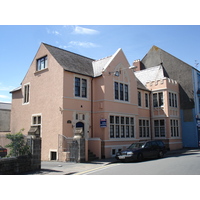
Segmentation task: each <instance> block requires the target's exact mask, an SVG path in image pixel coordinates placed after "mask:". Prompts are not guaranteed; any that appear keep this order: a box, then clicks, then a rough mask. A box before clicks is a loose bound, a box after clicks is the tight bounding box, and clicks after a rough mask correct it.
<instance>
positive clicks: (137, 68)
mask: <svg viewBox="0 0 200 200" xmlns="http://www.w3.org/2000/svg"><path fill="white" fill-rule="evenodd" d="M133 66H135V67H136V68H135V71H140V70H141V66H140V59H138V60H134V62H133Z"/></svg>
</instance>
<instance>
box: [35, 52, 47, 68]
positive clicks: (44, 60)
mask: <svg viewBox="0 0 200 200" xmlns="http://www.w3.org/2000/svg"><path fill="white" fill-rule="evenodd" d="M46 68H47V56H44V57H42V58H39V59H37V67H36V70H37V71H40V70H43V69H46Z"/></svg>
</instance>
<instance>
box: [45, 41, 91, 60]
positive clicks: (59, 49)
mask: <svg viewBox="0 0 200 200" xmlns="http://www.w3.org/2000/svg"><path fill="white" fill-rule="evenodd" d="M42 44H44V45H47V46H50V47H53V48H56V49H59V50H62V51H66V52H68V53H71V54H74V55H77V56H81V57H83V58H87V59H90V60H93V61H95V59H93V58H89V57H86V56H83V55H80V54H77V53H74V52H71V51H68V50H65V49H62V48H60V47H56V46H53V45H50V44H47V43H44V42H42Z"/></svg>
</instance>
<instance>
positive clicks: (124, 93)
mask: <svg viewBox="0 0 200 200" xmlns="http://www.w3.org/2000/svg"><path fill="white" fill-rule="evenodd" d="M114 88H115V99H116V100H120V101H128V100H129V94H128V85H127V84H124V83H118V82H115V84H114Z"/></svg>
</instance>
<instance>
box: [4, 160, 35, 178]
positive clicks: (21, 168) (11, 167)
mask: <svg viewBox="0 0 200 200" xmlns="http://www.w3.org/2000/svg"><path fill="white" fill-rule="evenodd" d="M32 170H36V169H33V167H32V165H31V157H30V156H19V157H11V158H1V159H0V175H15V174H21V173H24V172H28V171H32Z"/></svg>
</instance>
